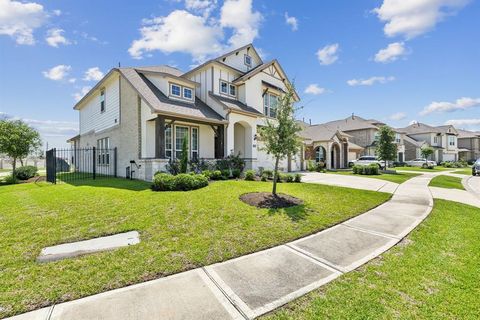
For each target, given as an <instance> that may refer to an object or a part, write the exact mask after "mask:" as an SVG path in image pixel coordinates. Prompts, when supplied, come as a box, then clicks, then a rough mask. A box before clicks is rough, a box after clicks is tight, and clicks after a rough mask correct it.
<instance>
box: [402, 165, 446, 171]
mask: <svg viewBox="0 0 480 320" xmlns="http://www.w3.org/2000/svg"><path fill="white" fill-rule="evenodd" d="M393 169H394V170H406V171H421V172H438V171H449V170H453V169H452V168H444V167H442V166H436V167H434V168H433V169H424V168H420V167H395V168H393Z"/></svg>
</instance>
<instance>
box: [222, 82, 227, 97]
mask: <svg viewBox="0 0 480 320" xmlns="http://www.w3.org/2000/svg"><path fill="white" fill-rule="evenodd" d="M220 92H221V93H224V94H228V82H226V81H220Z"/></svg>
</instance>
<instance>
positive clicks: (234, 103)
mask: <svg viewBox="0 0 480 320" xmlns="http://www.w3.org/2000/svg"><path fill="white" fill-rule="evenodd" d="M208 95H209V96H210V97H211V98H213V99H215V100H216V101H217V102H219V103H221V104H223V105H224V106H225V107H227V108H228V109H232V110H237V111H243V112H248V113H253V114H255V115H259V116H262V115H263V114H262V113H261V112H259V111H258V110H257V109H255V108H253V107H250V106H247V105H246V104H244V103H243V102H241V101H238V100H235V99H230V98H227V97H224V96H220V95H218V94H214V93H212V92H211V91H210V92H208Z"/></svg>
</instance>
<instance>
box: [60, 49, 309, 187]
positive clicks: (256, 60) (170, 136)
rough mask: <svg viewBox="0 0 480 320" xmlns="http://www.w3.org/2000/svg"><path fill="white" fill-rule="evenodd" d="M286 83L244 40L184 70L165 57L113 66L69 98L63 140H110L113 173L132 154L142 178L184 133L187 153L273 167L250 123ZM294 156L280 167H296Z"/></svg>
mask: <svg viewBox="0 0 480 320" xmlns="http://www.w3.org/2000/svg"><path fill="white" fill-rule="evenodd" d="M288 85H290V82H289V80H288V78H287V76H286V74H285V72H284V71H283V69H282V67H281V66H280V64H279V63H278V61H277V60H272V61H270V62H266V63H264V62H263V61H262V59H261V58H260V56H259V55H258V53H257V51H256V50H255V48H254V47H253V45H251V44H249V45H246V46H244V47H241V48H239V49H236V50H234V51H231V52H229V53H227V54H224V55H222V56H220V57H218V58H215V59H212V60H209V61H207V62H205V63H204V64H202V65H200V66H198V67H196V68H194V69H193V70H190V71H188V72H186V73H184V72H182V71H180V70H178V69H176V68H172V67H169V66H164V65H160V66H153V67H132V68H113V69H112V70H110V72H109V73H108V74H107V75H106V76H105V77H104V78H103V79H102V80H100V81H99V82H98V83H97V84H96V85H95V86H94V87H93V88H92V89H91V90H90V91H89V92H88V93H87V94H86V95H85V96H84V97H83V98H82V99H81V100H80V101H79V102H78V103H77V104H76V105H75V107H74V109H75V110H78V111H79V118H80V120H79V122H80V134H79V136H78V137H76V138H75V139H72V140H71V141H70V142H71V143H72V144H73V145H75V146H76V147H79V148H85V147H96V146H103V147H104V148H114V147H116V148H117V167H118V175H119V176H125V175H127V170H126V168H128V167H130V166H131V164H132V163H133V162H135V163H136V164H137V165H138V166H139V167H138V168H137V169H136V172H137V175H136V176H135V177H136V178H140V179H144V180H151V178H152V177H153V174H154V173H155V172H157V171H164V170H166V165H167V164H168V161H169V159H174V158H179V157H180V154H181V150H182V143H183V140H184V138H185V137H186V138H187V139H188V149H189V158H190V159H207V160H213V159H221V158H224V157H225V156H227V155H230V154H235V155H240V157H242V158H243V159H244V160H245V162H246V167H247V168H253V169H260V168H273V159H272V158H271V157H270V156H268V155H267V154H266V152H265V151H263V150H262V147H263V143H262V141H259V139H258V136H257V130H258V128H259V127H260V126H262V125H264V123H265V119H267V118H272V119H273V118H275V116H276V107H277V101H278V98H279V97H280V96H281V95H282V94H283V93H284V92H285V91H286V90H287V86H288ZM295 99H296V101H299V97H298V95H297V94H296V93H295ZM301 158H302V157H301V156H300V155H293V156H292V157H289V159H288V160H284V161H283V162H282V163H281V164H280V168H281V169H283V170H285V171H286V170H289V171H294V170H299V169H300V168H301V161H302V160H301Z"/></svg>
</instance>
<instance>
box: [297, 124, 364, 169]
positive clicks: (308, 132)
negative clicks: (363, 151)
mask: <svg viewBox="0 0 480 320" xmlns="http://www.w3.org/2000/svg"><path fill="white" fill-rule="evenodd" d="M300 136H301V137H302V138H303V141H304V148H305V160H315V161H316V162H319V161H322V162H325V164H326V167H327V169H341V168H348V162H349V150H350V143H349V138H351V137H352V136H350V135H348V134H346V133H345V132H342V131H341V130H338V129H332V128H331V127H328V126H327V125H325V124H316V125H304V126H303V130H302V131H301V132H300ZM358 148H359V146H357V145H355V146H354V147H353V149H358Z"/></svg>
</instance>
